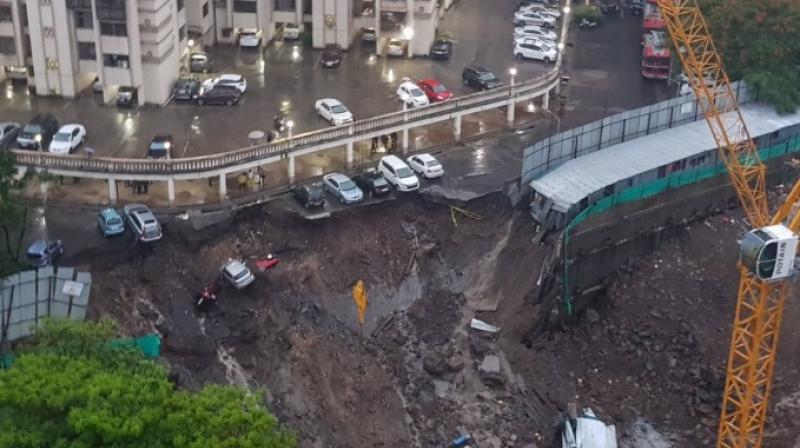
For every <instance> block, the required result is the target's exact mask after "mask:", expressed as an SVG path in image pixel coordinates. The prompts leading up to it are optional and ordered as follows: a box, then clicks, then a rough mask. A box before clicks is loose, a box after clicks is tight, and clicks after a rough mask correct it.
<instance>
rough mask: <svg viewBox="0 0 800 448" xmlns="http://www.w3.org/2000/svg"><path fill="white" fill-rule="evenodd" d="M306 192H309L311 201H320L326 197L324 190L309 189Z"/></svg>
mask: <svg viewBox="0 0 800 448" xmlns="http://www.w3.org/2000/svg"><path fill="white" fill-rule="evenodd" d="M306 191H307V192H308V197H309V198H311V199H320V198H321V197H322V196H324V195H325V193H324V191H323V190H322V188H309V189H307V190H306Z"/></svg>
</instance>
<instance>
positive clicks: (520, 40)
mask: <svg viewBox="0 0 800 448" xmlns="http://www.w3.org/2000/svg"><path fill="white" fill-rule="evenodd" d="M524 43H537V44H540V45H547V46H548V47H553V48H556V45H557V44H556V43H555V41H552V40H550V39H544V38H542V37H540V36H514V46H515V47H516V46H517V45H520V44H524Z"/></svg>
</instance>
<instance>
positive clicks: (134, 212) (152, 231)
mask: <svg viewBox="0 0 800 448" xmlns="http://www.w3.org/2000/svg"><path fill="white" fill-rule="evenodd" d="M122 211H123V214H124V215H125V221H127V222H128V225H129V226H130V228H131V230H132V231H133V235H134V236H135V237H136V241H140V242H142V243H153V242H156V241H158V240H160V239H161V238H162V237H163V236H164V234H163V233H162V232H161V226H160V225H159V224H158V220H156V217H155V215H153V212H151V211H150V209H149V208H147V206H146V205H142V204H128V205H126V206H125V208H124V209H123V210H122Z"/></svg>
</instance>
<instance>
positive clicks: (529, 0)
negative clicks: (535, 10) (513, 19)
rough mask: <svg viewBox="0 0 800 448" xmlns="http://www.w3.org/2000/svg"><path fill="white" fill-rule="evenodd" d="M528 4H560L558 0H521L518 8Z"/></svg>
mask: <svg viewBox="0 0 800 448" xmlns="http://www.w3.org/2000/svg"><path fill="white" fill-rule="evenodd" d="M527 5H544V6H558V0H520V2H519V3H518V4H517V9H519V8H522V7H523V6H527Z"/></svg>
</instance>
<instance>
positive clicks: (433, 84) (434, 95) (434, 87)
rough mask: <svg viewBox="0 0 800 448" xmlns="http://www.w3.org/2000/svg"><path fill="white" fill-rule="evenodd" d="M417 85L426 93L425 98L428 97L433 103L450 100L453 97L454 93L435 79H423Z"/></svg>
mask: <svg viewBox="0 0 800 448" xmlns="http://www.w3.org/2000/svg"><path fill="white" fill-rule="evenodd" d="M417 85H418V86H419V88H420V89H422V91H423V92H425V96H427V97H428V99H429V100H430V102H431V103H435V102H436V101H444V100H449V99H450V98H452V97H453V92H451V91H449V90H447V88H446V87H445V86H444V85H443V84H442V83H440V82H439V81H437V80H435V79H423V80H422V81H420V82H418V83H417Z"/></svg>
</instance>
